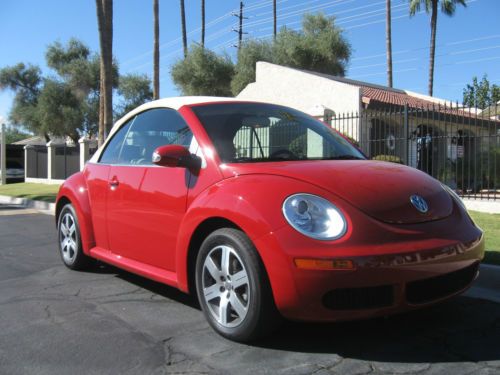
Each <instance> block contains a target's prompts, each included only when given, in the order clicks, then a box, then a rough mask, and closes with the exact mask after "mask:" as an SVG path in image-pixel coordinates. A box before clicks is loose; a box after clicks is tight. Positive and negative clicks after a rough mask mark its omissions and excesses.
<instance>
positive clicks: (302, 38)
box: [232, 13, 351, 95]
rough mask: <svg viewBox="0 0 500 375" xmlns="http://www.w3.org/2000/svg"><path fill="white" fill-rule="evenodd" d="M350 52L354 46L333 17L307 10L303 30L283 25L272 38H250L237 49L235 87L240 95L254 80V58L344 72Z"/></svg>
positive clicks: (293, 65) (294, 65) (324, 70)
mask: <svg viewBox="0 0 500 375" xmlns="http://www.w3.org/2000/svg"><path fill="white" fill-rule="evenodd" d="M350 56H351V46H350V44H349V42H348V41H347V40H346V39H345V37H344V35H343V32H342V30H341V29H340V28H339V27H337V26H336V25H335V18H334V17H327V16H325V15H324V14H321V13H319V14H314V15H313V14H306V15H304V18H303V21H302V30H301V31H294V30H290V29H287V28H286V27H284V28H282V29H281V30H280V31H279V32H278V34H277V35H276V40H275V41H274V42H273V41H268V40H266V41H252V40H250V41H247V42H245V43H244V44H243V46H242V48H241V49H240V51H239V53H238V63H237V64H236V68H235V71H236V74H235V77H234V81H233V83H232V91H233V94H234V95H237V94H238V93H239V92H240V91H241V90H242V89H243V88H244V87H245V86H246V85H247V84H249V83H250V82H253V81H255V62H256V61H267V62H271V63H275V64H279V65H284V66H289V67H292V68H298V69H307V70H312V71H315V72H320V73H325V74H332V75H338V76H344V75H345V71H346V66H347V63H348V61H349V58H350Z"/></svg>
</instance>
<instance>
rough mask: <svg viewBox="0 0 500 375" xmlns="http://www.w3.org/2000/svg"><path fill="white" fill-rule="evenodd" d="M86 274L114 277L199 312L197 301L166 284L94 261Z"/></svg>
mask: <svg viewBox="0 0 500 375" xmlns="http://www.w3.org/2000/svg"><path fill="white" fill-rule="evenodd" d="M84 272H86V273H94V274H110V275H115V277H118V278H120V279H122V280H124V281H126V282H129V283H131V284H134V285H137V286H138V287H141V288H143V289H146V290H148V291H150V292H151V293H155V294H158V295H160V296H162V297H165V298H168V299H170V300H173V301H176V302H179V303H182V304H184V305H186V306H189V307H192V308H195V309H198V310H201V308H200V305H199V303H198V300H197V299H196V298H194V297H193V296H191V295H189V294H186V293H183V292H181V291H180V290H179V289H177V288H173V287H170V286H168V285H166V284H162V283H159V282H156V281H153V280H150V279H147V278H145V277H142V276H139V275H136V274H133V273H130V272H127V271H125V270H122V269H120V268H117V267H114V266H112V265H109V264H106V263H102V262H100V261H94V262H93V264H92V265H91V267H90V268H88V269H87V270H85V271H84Z"/></svg>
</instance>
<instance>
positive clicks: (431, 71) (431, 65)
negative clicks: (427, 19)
mask: <svg viewBox="0 0 500 375" xmlns="http://www.w3.org/2000/svg"><path fill="white" fill-rule="evenodd" d="M437 15H438V0H432V15H431V50H430V57H429V95H430V96H432V92H433V87H434V56H435V53H436V29H437Z"/></svg>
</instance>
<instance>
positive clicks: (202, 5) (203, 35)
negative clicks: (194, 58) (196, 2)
mask: <svg viewBox="0 0 500 375" xmlns="http://www.w3.org/2000/svg"><path fill="white" fill-rule="evenodd" d="M201 46H202V47H205V0H201Z"/></svg>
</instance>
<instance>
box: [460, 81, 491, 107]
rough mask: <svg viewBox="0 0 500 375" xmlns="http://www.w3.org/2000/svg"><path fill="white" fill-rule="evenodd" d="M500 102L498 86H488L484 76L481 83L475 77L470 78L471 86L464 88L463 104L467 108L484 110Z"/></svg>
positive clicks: (488, 82)
mask: <svg viewBox="0 0 500 375" xmlns="http://www.w3.org/2000/svg"><path fill="white" fill-rule="evenodd" d="M499 100H500V86H498V85H495V84H493V85H490V81H488V76H487V75H486V74H485V75H484V76H483V79H482V80H481V82H478V79H477V77H473V78H472V84H471V85H470V84H467V86H466V87H465V88H464V96H463V104H464V105H465V106H467V107H476V108H481V109H485V108H486V107H489V106H490V105H492V104H495V103H497V102H498V101H499Z"/></svg>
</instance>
